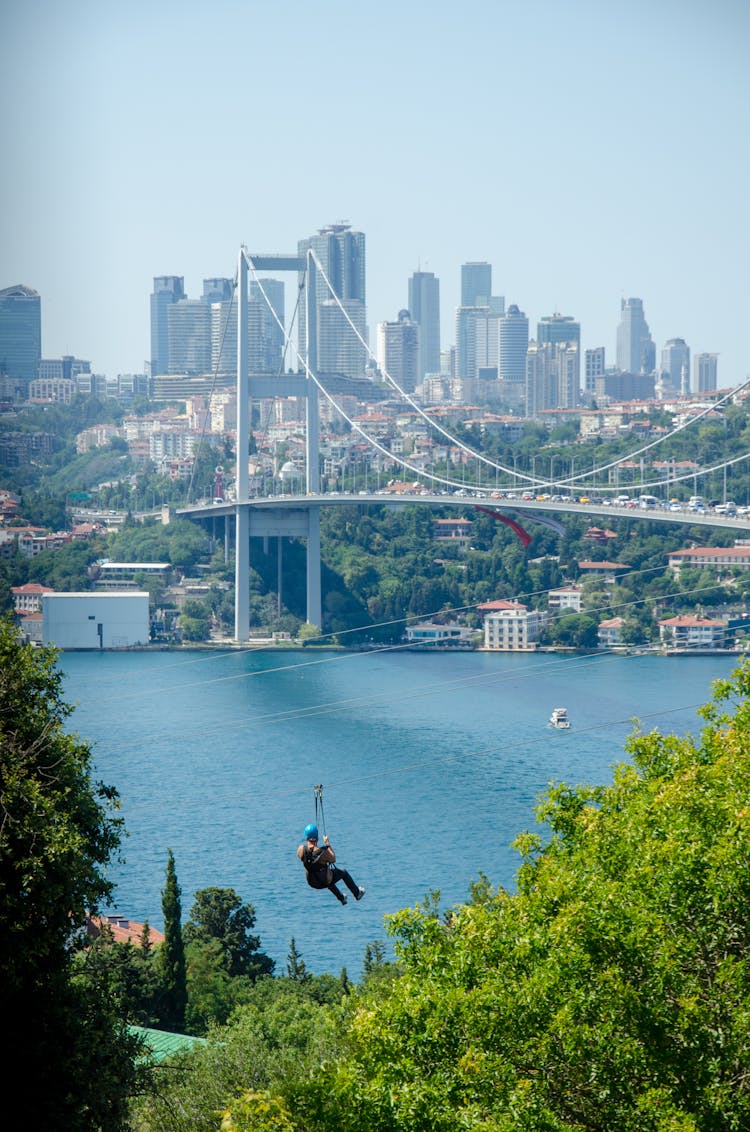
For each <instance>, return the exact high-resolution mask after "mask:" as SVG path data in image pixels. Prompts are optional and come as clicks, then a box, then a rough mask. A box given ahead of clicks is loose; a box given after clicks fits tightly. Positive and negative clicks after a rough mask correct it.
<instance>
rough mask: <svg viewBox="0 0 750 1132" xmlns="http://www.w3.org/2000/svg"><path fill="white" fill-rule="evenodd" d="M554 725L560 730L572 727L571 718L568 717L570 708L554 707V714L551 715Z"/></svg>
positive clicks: (550, 718)
mask: <svg viewBox="0 0 750 1132" xmlns="http://www.w3.org/2000/svg"><path fill="white" fill-rule="evenodd" d="M549 721H550V724H551V725H552V727H557V728H558V729H559V730H561V731H562V730H565V728H566V727H570V720H569V719H568V709H567V708H564V707H556V708H553V709H552V715H551V716H550V717H549Z"/></svg>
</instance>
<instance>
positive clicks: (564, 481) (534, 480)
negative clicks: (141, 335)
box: [243, 249, 750, 492]
mask: <svg viewBox="0 0 750 1132" xmlns="http://www.w3.org/2000/svg"><path fill="white" fill-rule="evenodd" d="M309 254H310V256H311V257H312V258H313V260H314V261H315V265H316V268H317V270H318V271H320V273H321V276H322V278H323V280H324V282H325V284H326V286H327V288H328V290H329V291H330V293H331V296H332V297H333V299H334V301H335V302H336V304H337V305H338V307H339V309H340V311H341V313H342V314H343V315H344V318H345V319H346V321H347V323H348V324H349V326H350V328H351V330H352V331H353V333H354V334H355V335H356V337H357V338H358V340H359V342H360V343H361V345H362V346H363V348H364V349H365V350H366V352H367V354H368V356H369V357H370V358H371V360H373V361H375V360H376V359H375V357H374V355H373V354H372V351H371V350H370V347H369V345H368V343H367V342H366V341H365V339H364V338H363V337H362V335H361V333H360V331H359V329H358V328H357V327H356V326H355V324H354V322H353V321H352V319H351V317H350V315H349V312H348V311H347V310H346V308H345V307H344V306H343V304H342V303H341V300H340V298H339V296H338V295H337V294H336V292H335V290H334V288H333V285H332V283H331V281H330V279H329V278H328V275H327V274H326V271H325V269H324V267H323V265H322V264H321V263H320V260H319V258H318V256H317V255H316V253H315V252H314V251H313V250H312V249H311V250H310V252H309ZM243 255H244V256H245V259H246V262H247V264H248V266H249V268H250V270H251V272H252V274H253V278H254V280H255V282H256V285H257V286H258V289H259V291H260V293H261V294H262V296H263V299H264V301H265V303H266V305H267V306H268V308H269V310H270V311H271V314H272V316H273V318H274V319H275V321H276V323H277V325H278V326H279V329H280V330H281V333H282V335H283V336H284V341H285V344H286V346H290V347H291V349H292V350H293V352H294V354H295V356H296V358H297V362H298V364H299V365H301V366H302V367H303V368H304V370H305V373H306V375H307V376H308V378H310V380H312V381H313V382H314V384H315V385H316V387H317V388H318V390H319V391H320V392H321V393H322V394H323V396H324V397H325V398H326V400H327V401H328V402H329V403H330V404H331V405H332V406H333V408H335V409H336V411H337V412H338V413H339V414H340V415H341V417H342V418H343V419H344V420H345V421H346V423H347V424H348V425H349V426H350V427H351V428H352V429H354V430H355V431H356V432H357V433H358V434H359V435H360V436H362V437H363V439H364V440H366V441H367V443H368V444H370V445H371V446H372V447H373V448H375V449H376V450H377V451H378V452H380V453H381V455H384V456H386V457H387V458H388V459H389V460H392V461H393V462H394V463H397V464H399V465H400V466H401V467H403V468H404V469H405V470H407V471H409V472H411V473H413V474H414V475H417V476H422V477H426V478H428V479H430V480H431V481H433V482H434V483H440V484H443V485H444V486H446V487H454V488H459V489H460V488H466V487H469V488H470V489H472V490H474V489H478V490H482V484H481V483H479V484H467V483H465V482H463V481H458V480H453V479H450V478H448V477H447V476H440V475H438V474H437V473H435V472H429V471H426V470H425V469H424V468H418V467H416V466H415V465H414V464H411V463H410V462H409V461H408V460H406V459H404V458H403V457H401V456H399V455H397V454H395V453H393V452H391V451H390V450H389V449H387V448H385V447H384V446H383V445H381V444H380V443H379V442H378V441H377V440H376V439H375V438H374V437H373V436H371V435H370V434H369V433H368V432H367V431H366V430H365V429H364V428H362V426H361V425H360V424H359V423H358V422H356V421H354V420H352V418H351V417H350V416H349V415H348V414H347V413H346V411H345V410H344V409H343V408H342V407H341V406H340V405H339V404H338V402H337V401H336V400H335V398H334V397H333V396H332V395H331V394H330V393H329V392H328V390H327V389H326V388H325V386H324V385H323V384H322V383H321V382H320V381H319V380H318V377H317V375H316V374H314V373H313V372H312V370H311V369H310V367H309V365H308V363H307V361H306V359H304V358H303V357H302V356H301V355H300V353H299V351H298V349H297V348H296V346H295V345H294V344H293V342H292V340H291V336H290V334H289V332H288V331H287V329H286V327H285V326H284V324H283V323H282V321H281V319H280V318H279V316H278V313H277V311H276V309H275V308H274V306H273V304H272V303H271V301H270V299H269V297H268V295H267V294H266V291H265V289H264V287H263V284H262V282H261V280H260V279H259V278H258V275H257V272H256V269H255V265H254V263H253V261H252V259H251V258H250V257H249V256H248V255H247V253H246V252H244V251H243ZM382 372H383V374H384V375H385V377H386V378H387V380H388V381H389V382H390V384H391V385H392V386H393V388H394V389H395V390H396V391H397V392H398V393H399V394H400V395H401V396H402V397H403V398H404V399H405V400H406V401H407V402H408V404H409V405H410V406H411V407H412V408H413V409H414V410H415V412H417V413H418V414H419V415H420V416H421V417H422V418H423V419H424V420H425V421H426V422H427V423H428V424H429V425H430V427H431V428H433V429H435V430H436V431H437V432H439V433H440V434H441V435H442V436H444V437H445V438H446V439H447V440H449V441H450V443H451V444H452V445H454V446H455V447H457V448H459V449H460V450H461V451H462V452H464V453H465V454H466V455H468V456H471V457H473V458H474V459H476V460H477V461H478V462H481V463H483V464H486V465H487V466H488V467H490V468H492V469H493V470H494V471H495V472H502V473H503V474H504V475H507V476H509V477H512V478H513V483H514V485H515V484H516V483H517V481H518V480H521V481H523V482H525V483H526V484H527V485H528V486H529V487H536V488H542V487H544V488H548V487H569V486H571V485H572V484H574V483H585V482H587V481H589V480H591V479H592V478H595V477H596V476H597V475H598V474H600V473H605V472H609V471H611V470H612V469H613V468H616V467H620V466H622V465H623V464H626V463H629V462H631V461H632V460H633V459H634V458H635V457H637V456H640V455H642V454H643V453H644V452H647V451H649V450H650V449H652V448H655V447H657V446H658V445H659V444H663V443H664V442H665V441H667V440H669V439H671V438H672V437H674V436H676V435H677V434H678V433H680V432H683V431H684V430H685V429H686V428H688V427H690V426H691V425H693V424H695V423H697V422H699V421H700V420H702V419H703V418H704V417H705V416H707V415H708V414H709V413H711V412H713V411H714V410H715V409H716V408H717V407H719V406H721V405H723V404H725V403H726V402H727V401H728V400H730V399H731V398H733V397H736V396H737V394H738V393H740V392H741V391H742V390H743V389H746V388H747V387H748V386H750V378H749V379H748V380H747V381H744V382H742V383H741V384H740V385H738V386H736V387H735V388H733V389H731V390H729V392H727V393H726V394H725V395H724V396H723V397H722V398H720V400H719V401H716V402H714V403H713V404H712V405H710V406H708V407H707V408H706V409H704V410H702V411H701V412H700V413H698V414H697V415H696V416H694V417H691V418H690V420H689V421H684V422H682V423H681V424H679V425H678V426H677V427H676V428H674V429H672V430H671V431H670V432H668V433H665V434H664V435H663V436H660V437H656V438H655V439H654V440H652V441H649V442H648V443H647V444H645V445H642V446H641V447H640V448H637V449H635V450H634V451H632V452H628V453H626V454H625V455H623V456H620V457H618V458H617V459H616V460H612V461H610V462H609V463H607V464H603V465H600V466H598V467H596V466H595V467H594V468H592V469H591V470H590V471H585V472H581V473H579V474H578V475H571V476H563V477H562V478H558V479H552V478H545V477H542V476H536V475H528V473H525V472H520V471H518V470H517V469H516V468H510V467H506V466H505V465H504V464H499V463H496V462H495V461H494V460H491V459H490V458H489V457H488V456H485V455H484V454H483V453H481V452H477V451H475V450H474V449H472V448H470V447H469V446H468V445H466V444H465V443H464V442H463V441H461V440H460V439H459V438H458V437H456V436H454V435H453V434H452V433H450V432H449V431H448V430H447V429H445V428H443V426H442V425H441V424H440V423H439V422H438V421H435V420H434V419H433V418H432V417H431V416H430V415H429V414H428V413H426V412H425V411H424V409H423V408H422V407H421V405H419V404H418V403H417V402H416V401H415V400H414V399H413V398H412V397H411V396H410V395H409V393H408V392H407V391H406V390H404V389H403V388H402V387H401V386H400V385H399V384H398V382H397V381H396V380H395V378H393V377H392V376H391V374H389V373H388V371H387V370H386V369H384V368H383V369H382ZM748 458H750V453H743V454H741V455H740V456H737V457H734V458H732V459H731V460H727V461H723V462H721V463H719V464H716V465H714V466H713V467H711V468H705V469H699V470H693V471H691V472H686V473H684V474H682V475H672V476H669V477H667V478H666V479H662V480H651V481H649V482H648V483H640V484H635V485H633V486H634V487H636V488H638V489H640V490H644V489H645V488H647V487H663V486H667V487H668V486H669V485H670V484H673V483H679V482H682V481H683V480H691V479H695V478H696V477H698V476H704V475H710V474H712V473H713V472H716V471H720V470H722V469H723V468H725V467H730V466H732V465H733V464H737V463H741V462H742V461H743V460H747V459H748ZM485 487H486V485H485ZM598 490H601V491H605V492H609V491H617V490H619V488H618V487H616V486H615V487H610V486H608V485H605V486H601V487H600V488H599V489H598Z"/></svg>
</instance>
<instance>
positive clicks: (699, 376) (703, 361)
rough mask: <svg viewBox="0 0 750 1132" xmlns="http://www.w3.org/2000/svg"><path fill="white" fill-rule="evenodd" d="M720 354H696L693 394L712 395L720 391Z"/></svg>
mask: <svg viewBox="0 0 750 1132" xmlns="http://www.w3.org/2000/svg"><path fill="white" fill-rule="evenodd" d="M718 357H719V355H718V354H696V355H695V357H694V358H693V393H711V392H713V390H715V389H718V388H719V386H718V384H717V376H718V375H717V363H718Z"/></svg>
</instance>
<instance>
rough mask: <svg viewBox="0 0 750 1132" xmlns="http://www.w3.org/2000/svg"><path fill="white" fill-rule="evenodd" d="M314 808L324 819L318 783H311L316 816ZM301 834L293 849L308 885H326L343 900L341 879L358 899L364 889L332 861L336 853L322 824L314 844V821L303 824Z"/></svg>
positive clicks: (360, 897) (316, 832)
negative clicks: (303, 869)
mask: <svg viewBox="0 0 750 1132" xmlns="http://www.w3.org/2000/svg"><path fill="white" fill-rule="evenodd" d="M318 808H320V814H321V821H322V822H323V823H324V819H323V787H322V786H316V787H315V817H316V820H317V817H318ZM302 836H303V837H304V841H303V842H302V844H301V845H300V846H299V848H298V849H297V856H298V857H299V859H300V861H301V862H302V864H303V865H304V868H305V876H306V878H307V883H308V884H309V885H310V888H318V889H323V888H327V889H328V890H329V892H332V893H333V895H334V896H335V897H336V899H337V900H338V902H339V903H340V904H346V902H347V898H346V896H345V895H344V893H343V892H342V891H341V889H340V888H339V887H338V885H339V882H340V881H342V880H343V882H344V884H345V885H346V887H347V888H348V889H349V891H350V892H351V894H352V896H353V897H354V899H355V900H361V899H362V897H363V896H364V894H365V890H364V888H362V886H361V885H358V884H356V883H355V881H354V879H353V878H352V875H351V873H350V872H349V871H348V870H347V869H342V868H340V867H339V866H338V865H336V854H335V852H334V850H333V847H332V845H331V843H330V841H329V840H328V835H327V833H326V832H325V824H324V828H323V844H322V845H319V844H318V842H319V840H320V832H319V830H318V827H317V825H316V824H315V823H314V822H311V823H310V825H306V826H305V828H304V831H303V833H302Z"/></svg>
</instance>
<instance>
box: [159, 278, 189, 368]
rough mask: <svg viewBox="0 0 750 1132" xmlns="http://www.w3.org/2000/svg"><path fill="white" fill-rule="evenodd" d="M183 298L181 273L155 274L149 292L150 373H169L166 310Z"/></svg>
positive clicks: (183, 287) (183, 288) (183, 286)
mask: <svg viewBox="0 0 750 1132" xmlns="http://www.w3.org/2000/svg"><path fill="white" fill-rule="evenodd" d="M184 298H185V279H184V276H182V275H157V276H156V277H155V278H154V290H153V292H152V294H151V374H152V376H154V375H156V374H160V373H169V372H170V371H169V322H168V319H167V311H168V310H169V308H170V307H171V306H172V304H173V303H177V302H179V301H180V299H184Z"/></svg>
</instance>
